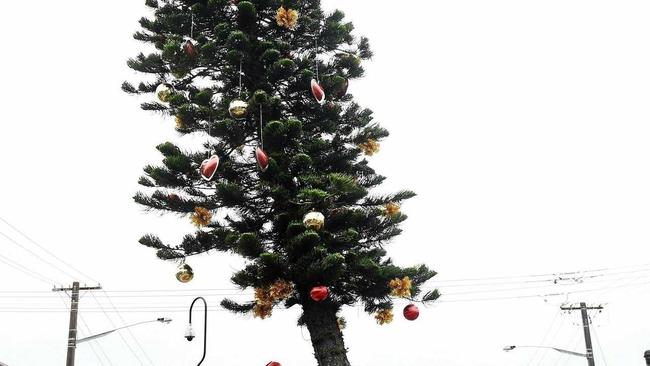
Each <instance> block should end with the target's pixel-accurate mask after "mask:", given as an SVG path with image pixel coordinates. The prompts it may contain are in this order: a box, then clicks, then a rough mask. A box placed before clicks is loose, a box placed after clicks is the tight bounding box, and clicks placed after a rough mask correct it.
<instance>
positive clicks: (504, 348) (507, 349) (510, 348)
mask: <svg viewBox="0 0 650 366" xmlns="http://www.w3.org/2000/svg"><path fill="white" fill-rule="evenodd" d="M515 348H517V346H508V347H503V350H504V351H506V352H509V351H512V350H513V349H515Z"/></svg>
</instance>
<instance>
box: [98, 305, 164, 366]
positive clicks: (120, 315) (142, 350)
mask: <svg viewBox="0 0 650 366" xmlns="http://www.w3.org/2000/svg"><path fill="white" fill-rule="evenodd" d="M93 296H95V295H94V294H93ZM106 299H107V300H108V302H109V303H110V304H111V307H112V308H113V309H114V310H115V311H116V313H117V316H118V317H119V318H120V320H121V321H122V324H123V325H125V326H126V321H124V318H123V317H122V314H120V312H119V311H117V308H116V307H115V304H114V303H113V300H111V298H110V297H109V296H108V294H106ZM95 300H97V299H96V298H95ZM97 303H99V301H97ZM126 331H127V332H128V333H129V335H131V338H133V340H134V341H135V344H136V346H137V347H138V348H139V349H140V352H142V354H143V355H144V357H145V358H146V359H147V361H149V363H150V364H151V365H152V366H156V365H155V364H154V363H153V361H151V358H150V357H149V355H148V354H147V352H146V351H145V350H144V348H142V345H141V344H140V341H138V338H136V337H135V335H134V334H133V332H132V331H131V328H126Z"/></svg>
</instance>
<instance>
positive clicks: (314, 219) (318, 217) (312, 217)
mask: <svg viewBox="0 0 650 366" xmlns="http://www.w3.org/2000/svg"><path fill="white" fill-rule="evenodd" d="M302 223H303V224H305V226H306V227H307V228H308V229H311V230H316V231H318V230H320V229H322V228H323V226H325V216H324V215H323V214H322V213H320V212H316V211H314V212H310V213H308V214H306V215H305V217H304V218H303V219H302Z"/></svg>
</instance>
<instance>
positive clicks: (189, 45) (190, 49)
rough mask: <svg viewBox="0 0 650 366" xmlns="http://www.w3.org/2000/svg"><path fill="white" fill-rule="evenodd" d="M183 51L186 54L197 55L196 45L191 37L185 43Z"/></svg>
mask: <svg viewBox="0 0 650 366" xmlns="http://www.w3.org/2000/svg"><path fill="white" fill-rule="evenodd" d="M183 51H185V54H186V55H188V56H190V57H194V56H196V46H195V45H194V42H193V41H192V40H191V39H188V40H186V41H185V43H183Z"/></svg>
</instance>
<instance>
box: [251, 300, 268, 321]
mask: <svg viewBox="0 0 650 366" xmlns="http://www.w3.org/2000/svg"><path fill="white" fill-rule="evenodd" d="M271 313H273V304H259V303H258V304H256V305H255V307H254V308H253V316H254V317H255V318H260V319H266V318H268V317H270V316H271Z"/></svg>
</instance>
